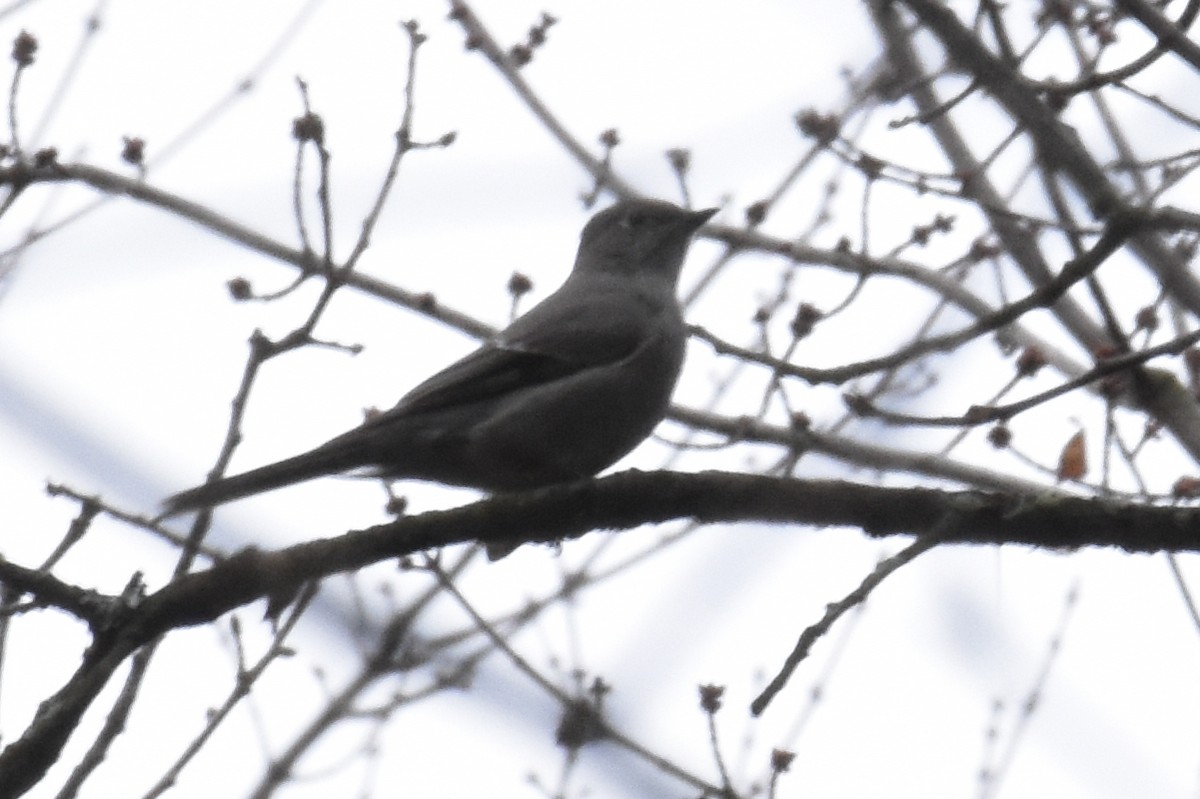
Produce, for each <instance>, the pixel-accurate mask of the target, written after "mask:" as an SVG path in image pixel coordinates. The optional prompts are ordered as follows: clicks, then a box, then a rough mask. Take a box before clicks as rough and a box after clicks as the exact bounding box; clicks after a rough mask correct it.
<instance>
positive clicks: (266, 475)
mask: <svg viewBox="0 0 1200 799" xmlns="http://www.w3.org/2000/svg"><path fill="white" fill-rule="evenodd" d="M361 465H362V458H361V455H360V454H358V453H356V452H353V451H352V450H351V451H348V450H347V448H336V449H335V448H329V449H325V448H323V447H318V448H317V449H314V450H312V451H310V452H305V453H303V454H302V455H296V456H295V457H292V458H287V459H286V460H282V461H279V462H277V463H272V464H269V465H267V466H261V467H259V468H257V469H251V470H250V471H248V472H243V473H241V474H235V475H231V476H229V477H221V478H218V479H216V480H210V481H209V482H207V483H204V484H203V485H198V486H196V487H195V488H189V489H188V490H187V491H180V492H179V493H178V494H173V495H171V496H169V497H167V498H166V499H165V500H163V513H162V515H161V516H160V517H159V518H166V517H168V516H174V515H175V514H177V513H185V512H187V511H193V510H199V509H201V508H211V507H213V506H215V505H222V504H224V503H226V502H232V501H233V500H235V499H241V498H242V497H248V496H250V495H251V494H259V493H261V492H263V491H271V490H273V489H276V488H283V487H284V486H287V485H291V484H292V483H300V482H303V481H305V480H311V479H313V478H314V477H320V476H322V475H326V474H331V473H334V472H341V471H345V470H347V469H353V468H355V467H358V466H361Z"/></svg>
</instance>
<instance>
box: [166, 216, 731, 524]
mask: <svg viewBox="0 0 1200 799" xmlns="http://www.w3.org/2000/svg"><path fill="white" fill-rule="evenodd" d="M714 213H716V209H715V208H714V209H708V210H704V211H689V210H686V209H683V208H679V207H677V206H675V205H671V204H670V203H665V202H659V201H654V200H627V201H623V202H618V203H617V204H615V205H613V206H612V207H610V208H607V209H605V210H603V211H601V212H600V213H598V214H596V215H595V216H593V217H592V218H591V220H590V221H588V223H587V225H586V226H585V227H584V229H583V234H582V235H581V237H580V242H579V251H578V253H577V255H576V256H575V267H574V269H572V271H571V275H570V276H569V277H568V278H567V281H566V282H565V283H564V284H563V285H562V286H561V287H560V288H559V289H558V291H556V292H554V293H553V294H551V295H550V296H549V297H547V298H546V299H545V300H543V301H542V302H540V303H538V304H537V305H535V306H534V307H533V308H532V309H530V311H529V312H528V313H526V314H525V315H524V316H522V317H521V318H519V319H517V320H516V321H515V322H513V323H512V324H511V325H510V326H509V327H508V328H507V329H505V330H504V331H503V332H502V333H500V334H499V336H497V338H496V339H495V340H494V341H491V342H489V343H487V344H484V345H483V346H481V347H480V348H479V349H477V350H475V351H474V352H472V353H471V354H470V355H467V356H466V357H465V358H463V359H462V360H460V361H458V362H456V363H454V364H452V365H451V366H449V367H447V368H446V369H444V370H443V371H441V372H438V373H437V374H435V375H434V376H433V377H431V378H429V379H428V380H426V381H425V382H424V383H421V384H420V385H419V386H417V387H416V388H414V389H413V390H412V391H410V392H408V394H406V395H405V396H404V397H403V398H402V399H401V400H400V401H399V402H398V403H397V404H396V406H395V407H394V408H392V409H391V410H389V411H386V412H384V413H382V414H379V415H378V416H375V417H374V418H371V419H369V420H368V421H366V422H364V423H363V424H362V425H360V426H359V427H356V428H354V429H353V430H350V431H349V432H346V433H343V434H342V435H340V436H337V437H336V438H333V439H331V440H330V441H327V442H326V443H324V444H322V445H320V446H319V447H317V448H316V449H313V450H310V451H308V452H305V453H303V454H301V455H296V456H295V457H292V458H288V459H286V460H282V461H279V462H277V463H272V464H270V465H268V466H262V467H259V468H257V469H252V470H250V471H248V472H244V473H242V474H237V475H233V476H230V477H222V478H219V479H217V480H212V481H210V482H208V483H205V484H203V485H200V486H197V487H195V488H190V489H188V490H187V491H181V492H180V493H178V494H175V495H174V496H172V497H169V498H168V499H167V500H166V501H165V502H164V507H165V513H164V516H169V515H172V514H176V513H180V512H183V511H188V510H195V509H198V508H204V507H211V506H213V505H220V504H222V503H224V502H229V501H231V500H235V499H239V498H241V497H246V496H249V495H251V494H258V493H260V492H263V491H270V490H272V489H275V488H280V487H282V486H286V485H291V484H292V483H298V482H301V481H303V480H309V479H312V478H314V477H319V476H322V475H327V474H334V473H338V472H346V471H350V470H362V469H368V470H369V471H370V473H372V474H376V475H378V476H381V477H388V478H411V479H417V480H430V481H435V482H439V483H447V484H450V485H458V486H469V487H473V488H480V489H483V490H485V491H493V492H495V491H514V490H522V489H531V488H538V487H541V486H547V485H552V484H554V483H563V482H568V481H572V480H578V479H582V478H586V477H591V476H592V475H595V474H596V473H597V472H599V471H601V470H602V469H604V468H606V467H608V466H610V465H612V464H613V463H615V462H616V461H617V460H619V459H620V458H621V457H623V456H624V455H625V454H626V453H628V452H629V451H630V450H632V449H633V448H634V447H636V446H637V445H638V444H639V443H641V442H642V440H644V439H645V438H646V437H647V436H648V435H650V433H651V431H653V430H654V427H655V426H656V425H657V424H658V423H659V421H660V420H661V419H662V418H663V415H664V414H665V413H666V410H667V406H668V403H669V401H670V398H671V393H672V391H673V390H674V388H675V381H676V379H677V378H678V376H679V370H680V367H681V365H682V363H683V351H684V340H685V338H686V335H685V332H684V325H683V318H682V315H681V312H680V308H679V303H678V301H677V299H676V297H675V285H676V282H677V279H678V277H679V270H680V267H681V266H682V265H683V259H684V255H685V254H686V253H687V248H688V244H689V243H690V242H691V238H692V234H693V233H694V232H695V231H696V230H697V229H698V228H699V227H700V226H701V225H703V224H704V223H705V222H706V221H708V219H709V218H710V217H711V216H712V215H713V214H714Z"/></svg>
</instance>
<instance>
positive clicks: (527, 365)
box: [384, 292, 645, 417]
mask: <svg viewBox="0 0 1200 799" xmlns="http://www.w3.org/2000/svg"><path fill="white" fill-rule="evenodd" d="M576 294H578V292H576ZM564 299H566V301H565V302H564V301H563V300H564ZM580 299H581V300H584V302H573V301H571V298H570V296H569V295H568V296H567V297H565V298H564V297H562V296H559V297H557V298H555V297H551V298H548V299H547V300H546V301H545V302H543V303H541V304H540V305H538V306H535V307H534V308H533V309H531V310H530V311H529V313H527V314H525V315H524V316H522V317H521V318H520V319H518V320H517V321H516V322H515V323H513V324H512V325H511V326H510V327H509V328H508V329H507V330H505V331H504V333H503V334H502V335H501V337H500V339H499V340H498V341H496V342H494V343H489V344H485V345H484V346H482V347H480V348H479V349H477V350H475V351H474V352H472V353H471V354H470V355H467V356H466V357H465V358H463V359H462V360H460V361H457V362H456V363H453V364H451V365H450V366H448V367H446V368H445V369H444V370H442V371H441V372H438V373H437V374H435V375H433V376H432V377H430V378H429V379H428V380H426V381H425V382H424V383H421V384H420V385H418V386H417V387H416V388H414V389H413V390H412V391H410V392H409V393H408V394H406V395H405V396H404V398H403V399H401V400H400V402H399V404H397V405H396V407H395V408H393V409H392V410H391V411H389V412H388V413H386V414H384V415H385V416H388V417H391V416H393V415H395V414H402V415H407V414H410V413H421V412H424V411H432V410H443V409H447V408H451V407H454V406H457V405H461V404H465V403H471V402H478V401H481V400H486V399H491V398H494V397H498V396H502V395H504V394H506V393H509V392H511V391H515V390H517V389H521V388H525V387H529V386H533V385H538V384H541V383H546V382H549V381H552V380H559V379H562V378H564V377H567V376H569V375H571V374H574V373H576V372H578V371H580V370H582V369H588V368H594V367H597V366H602V365H604V364H608V363H616V362H618V361H620V360H622V359H624V358H626V357H628V356H629V355H630V354H631V353H632V352H633V351H634V350H636V349H637V348H638V346H639V345H640V344H641V343H643V341H644V339H645V331H644V329H643V327H644V326H643V325H641V324H639V323H638V322H639V316H638V315H637V314H636V313H630V311H631V310H632V309H630V308H629V307H628V303H623V302H618V303H614V304H611V305H612V306H613V308H612V310H613V313H609V314H598V313H595V310H594V308H595V305H594V302H593V303H589V302H587V300H588V298H587V297H586V296H583V297H580ZM591 299H592V300H593V301H594V299H595V298H594V297H593V298H591ZM551 300H557V301H556V302H551ZM606 305H609V304H608V303H606ZM585 306H590V307H585ZM589 310H590V311H591V312H590V313H589V312H588V311H589ZM614 315H615V316H616V317H618V318H615V319H614V318H613V317H614ZM623 317H629V318H628V319H626V318H623Z"/></svg>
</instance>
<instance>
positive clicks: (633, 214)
mask: <svg viewBox="0 0 1200 799" xmlns="http://www.w3.org/2000/svg"><path fill="white" fill-rule="evenodd" d="M647 218H648V217H647V216H646V215H645V214H643V213H642V212H641V211H630V212H629V213H628V214H626V215H625V227H628V228H639V227H641V226H642V225H644V224H646V220H647Z"/></svg>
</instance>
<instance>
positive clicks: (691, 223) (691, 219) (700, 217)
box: [688, 208, 721, 230]
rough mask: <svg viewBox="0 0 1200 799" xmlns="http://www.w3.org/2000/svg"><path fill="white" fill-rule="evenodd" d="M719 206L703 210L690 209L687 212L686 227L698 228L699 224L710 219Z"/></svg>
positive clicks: (718, 209)
mask: <svg viewBox="0 0 1200 799" xmlns="http://www.w3.org/2000/svg"><path fill="white" fill-rule="evenodd" d="M720 210H721V209H720V208H705V209H704V210H703V211H691V212H689V213H688V228H689V229H691V230H699V229H700V226H701V225H703V224H704V223H705V222H707V221H708V220H709V219H712V218H713V216H714V215H716V213H717V211H720Z"/></svg>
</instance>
